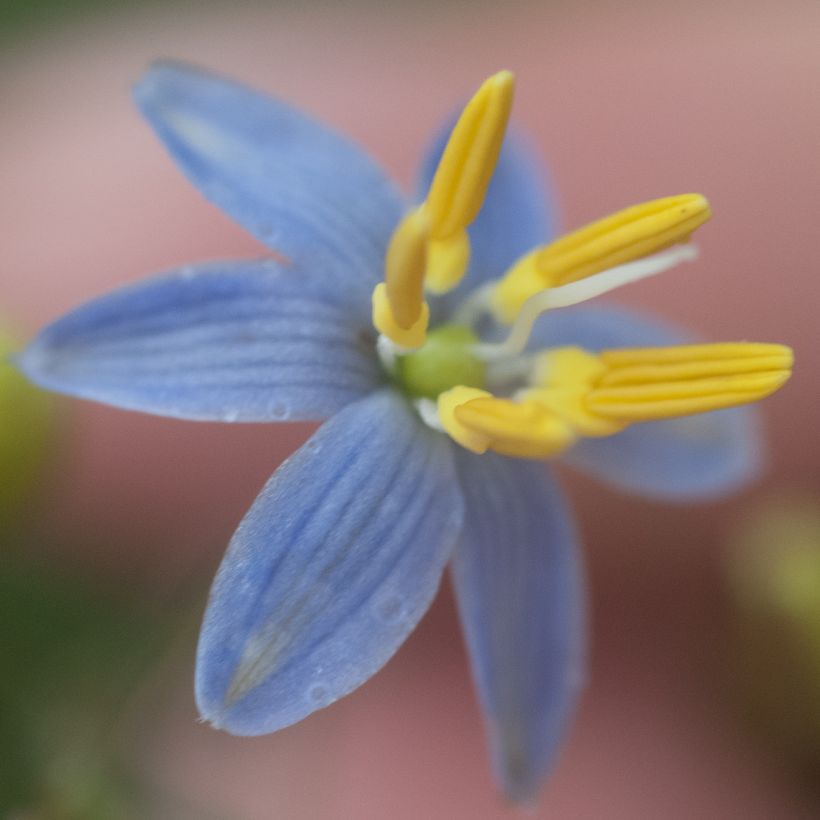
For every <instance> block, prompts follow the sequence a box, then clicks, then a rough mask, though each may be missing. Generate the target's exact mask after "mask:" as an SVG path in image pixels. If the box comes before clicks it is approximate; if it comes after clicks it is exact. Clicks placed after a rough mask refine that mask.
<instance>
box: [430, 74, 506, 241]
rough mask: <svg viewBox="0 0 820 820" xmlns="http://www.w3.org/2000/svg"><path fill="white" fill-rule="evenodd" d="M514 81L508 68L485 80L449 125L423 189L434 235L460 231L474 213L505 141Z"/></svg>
mask: <svg viewBox="0 0 820 820" xmlns="http://www.w3.org/2000/svg"><path fill="white" fill-rule="evenodd" d="M514 86H515V77H514V76H513V74H512V72H510V71H499V72H498V73H497V74H494V75H493V76H492V77H490V78H489V79H487V80H485V81H484V83H483V85H482V86H481V88H479V89H478V91H477V92H476V93H475V95H474V96H473V98H472V99H471V100H470V102H468V103H467V106H466V107H465V108H464V111H462V113H461V116H460V117H459V119H458V122H457V123H456V125H455V128H453V132H452V134H450V139H449V140H448V142H447V146H446V148H445V149H444V153H443V154H442V157H441V161H440V162H439V165H438V168H437V169H436V173H435V176H434V177H433V181H432V183H431V184H430V191H429V193H428V194H427V210H428V213H429V216H430V226H431V234H432V236H433V238H434V239H446V238H447V237H450V236H452V235H453V234H455V233H457V232H459V231H461V230H463V229H464V228H466V227H467V226H468V225H469V224H470V223H471V222H472V221H473V220H474V219H475V218H476V216H477V215H478V212H479V210H480V209H481V205H482V203H483V202H484V195H485V194H486V192H487V186H488V185H489V183H490V177H491V176H492V174H493V170H494V169H495V164H496V162H497V161H498V154H499V151H500V150H501V143H502V142H503V140H504V131H505V130H506V127H507V120H508V119H509V116H510V108H511V106H512V98H513V89H514Z"/></svg>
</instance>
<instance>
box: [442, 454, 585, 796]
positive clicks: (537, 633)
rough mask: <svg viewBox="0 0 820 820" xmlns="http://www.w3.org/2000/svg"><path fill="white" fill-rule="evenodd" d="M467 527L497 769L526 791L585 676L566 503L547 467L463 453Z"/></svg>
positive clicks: (471, 621)
mask: <svg viewBox="0 0 820 820" xmlns="http://www.w3.org/2000/svg"><path fill="white" fill-rule="evenodd" d="M456 466H457V469H458V473H459V477H460V479H461V483H462V490H463V492H464V500H465V511H464V512H465V518H464V535H463V537H462V540H461V542H460V544H459V546H458V548H457V549H456V551H455V553H454V556H453V563H452V573H453V581H454V585H455V590H456V596H457V601H458V607H459V612H460V614H461V621H462V624H463V628H464V633H465V636H466V639H467V646H468V649H469V653H470V660H471V663H472V671H473V678H474V680H475V684H476V687H477V690H478V697H479V700H480V702H481V706H482V708H483V711H484V715H485V718H486V722H487V729H488V734H489V738H490V744H491V750H492V755H493V762H494V767H495V770H496V774H497V776H498V778H499V780H500V782H501V783H502V785H503V787H504V789H505V791H506V792H507V794H508V795H509V796H510V797H511V798H512V799H514V800H528V799H531V798H533V797H534V796H535V794H536V793H537V791H538V788H539V786H540V784H541V782H542V780H543V778H544V776H545V775H546V774H547V772H548V770H549V769H550V767H551V766H552V764H553V762H554V760H555V756H556V752H557V749H558V747H559V745H560V743H561V741H562V740H563V738H564V735H565V732H566V728H567V724H568V722H569V719H570V716H571V714H572V711H573V708H574V706H575V701H576V699H577V696H578V693H579V690H580V687H581V685H582V682H583V677H584V661H585V657H584V637H585V630H584V611H583V609H584V602H583V595H582V592H581V579H580V570H579V566H578V556H577V549H576V541H575V534H574V531H573V526H572V523H571V521H570V518H569V515H568V508H567V506H566V504H565V502H564V500H563V498H562V496H561V494H560V492H559V490H558V488H557V486H556V485H555V483H554V482H553V481H552V479H551V478H550V477H549V474H548V472H547V470H546V469H545V467H544V466H543V465H541V464H536V463H532V462H519V461H515V460H513V459H508V458H503V457H500V456H495V455H492V454H488V455H483V456H479V457H476V456H474V455H472V454H469V453H466V452H459V455H458V457H457V461H456Z"/></svg>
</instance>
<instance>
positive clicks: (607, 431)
mask: <svg viewBox="0 0 820 820" xmlns="http://www.w3.org/2000/svg"><path fill="white" fill-rule="evenodd" d="M606 372H607V369H606V365H605V364H604V362H603V361H602V359H601V357H600V356H596V355H595V354H593V353H588V352H587V351H586V350H582V349H581V348H580V347H561V348H554V349H552V350H548V351H546V352H545V353H541V354H539V355H538V357H537V358H536V360H535V366H534V368H533V372H532V375H531V379H530V381H531V383H532V385H533V388H532V389H530V390H523V391H521V393H519V395H518V398H520V399H522V400H525V401H534V402H537V403H538V404H540V405H541V406H543V407H546V408H548V409H549V410H551V411H552V412H554V413H556V414H557V415H558V416H560V417H561V418H562V419H564V421H565V422H567V423H568V424H569V425H570V426H571V427H572V429H574V430H575V431H576V432H577V433H579V434H580V435H582V436H590V437H599V436H611V435H613V434H614V433H618V432H620V431H621V430H623V428H624V427H625V426H626V425H625V424H624V423H620V422H617V421H613V420H612V419H606V418H602V417H601V416H599V415H597V414H595V413H592V412H590V410H589V409H588V408H587V406H586V403H585V402H586V397H587V396H588V395H589V393H590V391H591V390H592V389H593V388H594V386H595V385H596V384H598V383H599V382H600V380H601V379H602V378H604V377H605V375H606Z"/></svg>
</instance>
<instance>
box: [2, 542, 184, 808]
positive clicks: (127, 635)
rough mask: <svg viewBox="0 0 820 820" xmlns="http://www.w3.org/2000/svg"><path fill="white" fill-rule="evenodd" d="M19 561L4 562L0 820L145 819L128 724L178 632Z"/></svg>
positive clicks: (104, 594) (131, 605) (77, 582)
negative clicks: (148, 677)
mask: <svg viewBox="0 0 820 820" xmlns="http://www.w3.org/2000/svg"><path fill="white" fill-rule="evenodd" d="M12 555H13V552H12V553H11V554H10V552H9V551H6V552H5V553H4V557H3V560H2V564H0V657H2V658H3V674H2V675H0V758H2V760H3V766H2V770H0V817H7V816H8V817H10V816H15V817H17V816H19V817H25V818H32V820H34V818H36V820H81V819H82V820H95V819H96V818H100V820H103V819H105V820H119V818H131V817H139V816H140V813H139V812H138V811H137V810H136V806H137V804H138V801H139V790H138V788H137V787H136V784H135V783H134V782H133V781H132V779H131V778H130V777H129V776H128V774H127V771H128V765H127V764H128V760H127V757H128V755H124V754H123V744H124V743H125V744H126V745H127V734H128V731H127V726H126V725H124V724H123V721H124V720H125V719H126V718H127V712H128V710H127V708H126V707H127V704H128V702H129V698H131V697H132V696H133V693H134V691H135V690H136V688H137V686H138V685H139V684H140V682H141V681H142V680H143V678H144V676H145V674H146V672H147V670H148V669H149V668H150V666H151V665H152V664H153V663H155V661H156V657H157V655H158V653H159V651H160V650H161V649H162V648H163V647H164V645H165V644H166V642H167V638H168V634H169V630H170V627H171V624H170V623H169V622H168V621H167V620H166V619H161V618H159V617H158V616H157V615H156V614H154V615H151V614H150V613H149V612H147V611H142V610H141V609H140V607H139V606H137V605H136V603H135V602H134V601H130V600H129V599H127V598H126V597H124V596H121V595H116V594H114V593H113V592H112V591H105V590H104V589H103V588H101V587H100V586H98V585H95V584H93V583H90V582H89V581H86V580H83V579H81V578H78V577H74V576H72V575H70V574H67V573H65V572H57V571H53V570H50V571H49V570H45V569H42V568H36V567H35V566H33V565H31V564H30V563H28V562H26V561H25V560H22V559H21V558H19V557H18V558H14V557H12ZM15 812H16V813H15Z"/></svg>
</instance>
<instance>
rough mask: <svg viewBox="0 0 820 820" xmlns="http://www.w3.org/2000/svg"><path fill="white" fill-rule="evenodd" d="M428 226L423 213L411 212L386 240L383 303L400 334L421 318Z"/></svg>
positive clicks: (420, 210) (420, 211)
mask: <svg viewBox="0 0 820 820" xmlns="http://www.w3.org/2000/svg"><path fill="white" fill-rule="evenodd" d="M428 237H429V223H428V221H427V218H426V216H425V214H424V211H423V209H421V208H417V209H416V210H414V211H411V212H410V213H409V214H407V216H405V217H404V219H402V221H401V222H400V223H399V227H398V228H396V230H395V232H394V233H393V236H392V238H391V239H390V245H389V246H388V248H387V257H386V260H385V272H384V281H385V284H386V285H387V299H388V301H389V302H390V309H391V312H392V315H393V319H394V321H395V322H396V324H397V325H398V326H399V327H401V328H403V329H404V330H407V329H409V328H410V327H412V326H413V325H414V324H415V323H416V322H417V321H418V320H419V317H420V316H421V313H422V305H423V304H424V271H425V269H426V267H427V239H428Z"/></svg>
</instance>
